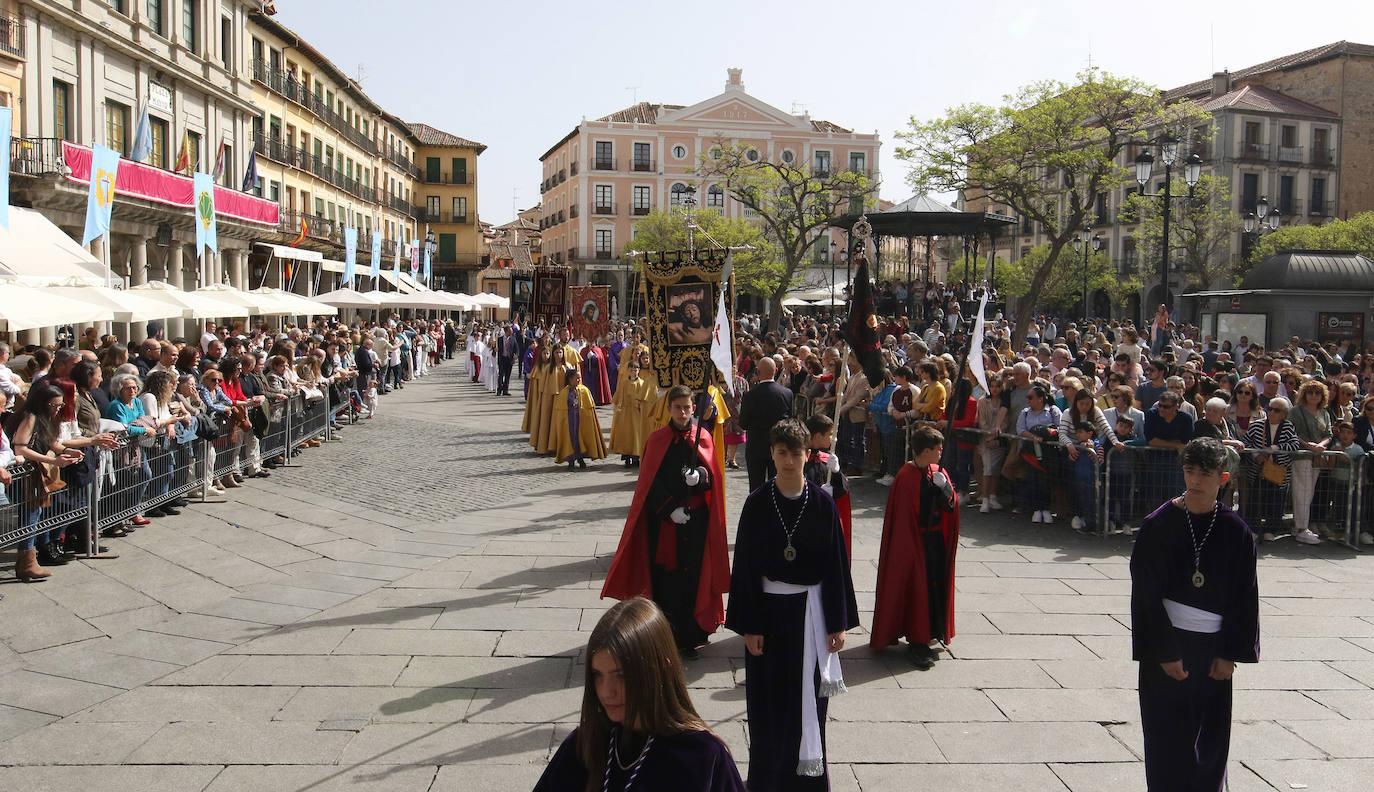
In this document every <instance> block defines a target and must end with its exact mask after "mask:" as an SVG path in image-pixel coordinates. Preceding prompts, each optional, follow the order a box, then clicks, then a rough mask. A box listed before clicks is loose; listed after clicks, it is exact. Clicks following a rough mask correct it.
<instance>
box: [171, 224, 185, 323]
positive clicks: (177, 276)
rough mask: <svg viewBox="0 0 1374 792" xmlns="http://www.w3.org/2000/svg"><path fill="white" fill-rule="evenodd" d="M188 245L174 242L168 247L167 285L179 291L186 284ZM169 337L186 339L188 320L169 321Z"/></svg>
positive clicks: (175, 319) (178, 318)
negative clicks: (186, 253)
mask: <svg viewBox="0 0 1374 792" xmlns="http://www.w3.org/2000/svg"><path fill="white" fill-rule="evenodd" d="M185 250H186V245H184V244H182V243H180V242H173V243H172V244H171V245H169V246H168V247H167V283H168V285H171V286H175V287H176V288H178V289H181V288H183V284H184V283H185V282H186V262H185V260H184V258H183V255H184V253H185ZM167 335H169V336H171V337H172V338H185V337H186V320H185V319H182V318H181V317H175V318H172V319H169V320H167Z"/></svg>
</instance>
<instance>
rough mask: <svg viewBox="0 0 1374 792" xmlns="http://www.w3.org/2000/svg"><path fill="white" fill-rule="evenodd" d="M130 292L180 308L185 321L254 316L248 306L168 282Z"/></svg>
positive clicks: (147, 285) (156, 282) (152, 284)
mask: <svg viewBox="0 0 1374 792" xmlns="http://www.w3.org/2000/svg"><path fill="white" fill-rule="evenodd" d="M129 291H131V292H136V293H138V294H140V295H143V296H146V297H151V298H153V299H155V300H162V301H163V302H169V303H171V304H173V305H175V306H178V307H180V308H181V309H182V318H184V319H237V318H240V317H248V316H251V315H252V314H250V313H249V312H248V308H247V307H246V306H244V305H241V304H239V303H236V302H230V301H227V300H223V299H219V298H217V297H213V296H211V295H210V294H209V293H207V292H206V291H205V290H204V289H202V290H200V291H193V292H188V291H182V290H181V289H178V288H177V287H175V286H173V285H171V284H169V283H167V282H166V281H149V282H147V283H145V284H143V285H142V286H135V287H133V288H132V289H130V290H129Z"/></svg>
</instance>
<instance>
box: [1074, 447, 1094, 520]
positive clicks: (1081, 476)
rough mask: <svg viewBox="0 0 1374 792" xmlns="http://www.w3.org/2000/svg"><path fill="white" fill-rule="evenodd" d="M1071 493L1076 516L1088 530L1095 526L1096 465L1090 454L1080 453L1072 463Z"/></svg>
mask: <svg viewBox="0 0 1374 792" xmlns="http://www.w3.org/2000/svg"><path fill="white" fill-rule="evenodd" d="M1073 491H1074V496H1075V501H1076V503H1075V504H1074V506H1075V510H1076V514H1077V515H1078V516H1079V517H1082V518H1083V522H1084V524H1086V525H1087V527H1089V528H1095V527H1096V526H1097V497H1096V496H1097V463H1096V461H1095V460H1094V459H1093V456H1092V454H1089V453H1087V452H1086V451H1080V452H1079V454H1078V459H1076V460H1074V461H1073Z"/></svg>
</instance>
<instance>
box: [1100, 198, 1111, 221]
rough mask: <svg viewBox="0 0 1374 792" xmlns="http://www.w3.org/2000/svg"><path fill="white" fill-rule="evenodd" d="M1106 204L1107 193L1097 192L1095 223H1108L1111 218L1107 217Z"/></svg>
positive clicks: (1107, 207)
mask: <svg viewBox="0 0 1374 792" xmlns="http://www.w3.org/2000/svg"><path fill="white" fill-rule="evenodd" d="M1109 208H1110V207H1109V206H1108V200H1107V194H1106V193H1104V192H1100V193H1098V194H1097V224H1098V225H1100V226H1102V225H1110V224H1111V220H1110V219H1109V218H1108V217H1107V210H1108V209H1109Z"/></svg>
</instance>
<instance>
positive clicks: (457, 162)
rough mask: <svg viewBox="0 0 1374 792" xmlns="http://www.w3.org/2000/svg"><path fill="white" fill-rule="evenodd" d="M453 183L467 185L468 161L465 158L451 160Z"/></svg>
mask: <svg viewBox="0 0 1374 792" xmlns="http://www.w3.org/2000/svg"><path fill="white" fill-rule="evenodd" d="M453 183H454V184H467V183H468V160H467V157H454V158H453Z"/></svg>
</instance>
